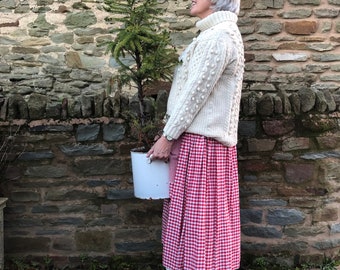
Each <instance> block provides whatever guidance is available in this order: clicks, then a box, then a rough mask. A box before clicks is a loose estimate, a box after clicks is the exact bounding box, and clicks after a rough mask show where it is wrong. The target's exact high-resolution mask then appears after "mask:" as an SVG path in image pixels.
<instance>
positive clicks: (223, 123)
mask: <svg viewBox="0 0 340 270" xmlns="http://www.w3.org/2000/svg"><path fill="white" fill-rule="evenodd" d="M236 22H237V16H236V15H235V14H234V13H232V12H229V11H218V12H214V13H212V14H211V15H209V16H208V17H206V18H204V19H202V20H200V21H198V22H197V24H196V26H197V28H198V29H199V30H201V33H200V34H199V36H198V37H197V38H195V39H194V40H193V42H192V43H191V44H190V45H189V46H188V47H187V48H186V50H185V51H184V52H183V53H182V55H181V57H180V60H181V64H180V65H179V67H178V68H177V70H176V72H175V76H174V80H173V84H172V87H171V91H170V95H169V99H168V108H167V115H168V119H167V122H166V125H165V127H164V134H165V135H168V136H170V137H172V138H174V139H177V138H178V137H179V136H180V135H181V134H182V133H183V132H189V133H195V134H200V135H203V136H206V137H210V138H214V139H216V140H218V141H220V142H221V143H223V144H224V145H226V146H234V145H236V143H237V128H238V118H239V107H240V98H241V90H242V79H243V72H244V53H243V42H242V37H241V35H240V32H239V30H238V27H237V24H236Z"/></svg>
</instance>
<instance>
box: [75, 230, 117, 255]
mask: <svg viewBox="0 0 340 270" xmlns="http://www.w3.org/2000/svg"><path fill="white" fill-rule="evenodd" d="M111 242H112V231H109V230H104V231H103V230H100V231H96V230H91V231H84V232H83V231H78V232H76V233H75V243H76V248H77V250H79V251H82V252H110V251H112V246H111Z"/></svg>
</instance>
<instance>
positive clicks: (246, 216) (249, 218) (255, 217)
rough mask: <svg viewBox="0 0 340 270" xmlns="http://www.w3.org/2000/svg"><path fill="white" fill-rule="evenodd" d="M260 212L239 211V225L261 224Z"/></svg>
mask: <svg viewBox="0 0 340 270" xmlns="http://www.w3.org/2000/svg"><path fill="white" fill-rule="evenodd" d="M262 216H263V211H262V210H254V209H241V224H248V223H256V224H260V223H262Z"/></svg>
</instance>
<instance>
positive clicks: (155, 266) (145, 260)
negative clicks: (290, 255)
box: [4, 254, 340, 270]
mask: <svg viewBox="0 0 340 270" xmlns="http://www.w3.org/2000/svg"><path fill="white" fill-rule="evenodd" d="M275 259H276V258H272V257H255V258H253V259H252V260H250V261H249V260H248V261H247V262H246V263H245V262H242V267H241V268H240V269H239V270H316V269H319V270H337V269H339V268H338V266H340V260H336V259H332V258H328V257H324V259H323V261H322V262H320V263H319V264H318V263H308V262H307V263H303V264H301V265H298V266H294V267H288V266H283V265H281V264H277V263H273V261H275ZM164 269H165V268H164V267H163V266H162V263H161V257H160V256H159V255H154V254H151V255H150V256H147V257H131V256H113V257H111V258H109V259H108V258H105V259H103V258H92V257H89V256H88V255H82V256H80V258H79V263H78V264H77V266H72V267H71V266H69V265H66V266H63V267H58V266H55V264H54V262H53V259H52V258H50V257H44V258H36V259H33V258H6V260H5V268H4V270H164Z"/></svg>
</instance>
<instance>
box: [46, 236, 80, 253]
mask: <svg viewBox="0 0 340 270" xmlns="http://www.w3.org/2000/svg"><path fill="white" fill-rule="evenodd" d="M52 248H53V249H56V250H61V251H73V250H74V249H75V245H74V241H72V238H69V237H58V238H55V239H54V240H53V244H52Z"/></svg>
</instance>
